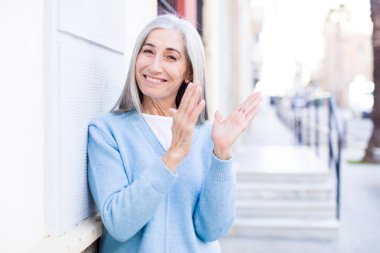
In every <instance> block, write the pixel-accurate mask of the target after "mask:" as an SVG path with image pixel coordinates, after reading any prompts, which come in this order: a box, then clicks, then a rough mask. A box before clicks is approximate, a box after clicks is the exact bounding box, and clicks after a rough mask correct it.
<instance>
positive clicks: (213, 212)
mask: <svg viewBox="0 0 380 253" xmlns="http://www.w3.org/2000/svg"><path fill="white" fill-rule="evenodd" d="M231 163H232V161H231V159H230V160H220V159H219V158H217V157H216V156H215V155H214V154H212V157H211V164H210V168H209V170H208V174H207V178H206V180H205V183H204V188H203V190H202V192H201V194H200V197H199V201H198V203H197V206H196V208H195V212H194V216H193V219H194V228H195V232H196V234H197V236H198V237H199V238H201V239H202V240H204V241H209V242H211V241H215V240H217V239H219V238H220V237H222V236H224V235H225V234H227V232H228V231H229V229H230V228H231V226H232V223H233V220H234V217H235V205H236V180H235V173H234V172H233V170H232V166H231Z"/></svg>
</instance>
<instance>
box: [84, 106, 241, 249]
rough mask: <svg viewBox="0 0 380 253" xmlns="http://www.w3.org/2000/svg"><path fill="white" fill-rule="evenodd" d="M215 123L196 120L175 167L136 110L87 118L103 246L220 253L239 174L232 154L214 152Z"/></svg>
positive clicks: (91, 173)
mask: <svg viewBox="0 0 380 253" xmlns="http://www.w3.org/2000/svg"><path fill="white" fill-rule="evenodd" d="M210 129H211V127H210V125H209V124H204V125H201V126H197V127H196V128H195V131H194V135H193V145H192V150H191V152H190V154H189V155H188V156H187V157H186V158H185V159H184V160H183V161H182V163H181V164H180V166H179V167H178V169H177V171H176V173H174V174H173V173H171V172H170V171H169V170H168V168H167V167H166V166H165V164H164V163H163V162H162V160H161V157H162V156H163V155H164V154H165V150H164V148H163V147H162V146H161V144H160V143H159V141H158V140H157V138H156V137H155V135H154V134H153V132H152V131H151V129H150V128H149V126H148V124H147V123H146V122H145V120H144V119H143V118H142V116H141V115H140V114H139V113H137V112H135V111H132V112H128V113H123V114H119V115H116V114H113V113H107V114H104V115H102V116H100V117H98V118H96V119H95V120H93V121H92V122H91V123H90V124H89V135H88V151H87V153H88V180H89V185H90V189H91V193H92V195H93V197H94V200H95V203H96V205H97V207H98V209H99V211H100V214H101V217H102V221H103V225H104V228H105V229H104V230H103V231H104V233H103V237H102V242H101V251H100V252H102V253H121V252H123V253H129V252H131V253H132V252H133V253H215V252H220V247H219V243H218V242H217V240H218V239H219V238H220V237H222V236H223V235H225V234H226V233H227V232H228V231H229V229H230V228H231V226H232V223H233V219H234V216H235V202H236V181H235V174H234V172H233V170H232V166H231V160H227V161H226V160H219V159H218V158H217V157H215V155H214V154H213V143H212V141H211V131H210Z"/></svg>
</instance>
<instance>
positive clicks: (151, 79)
mask: <svg viewBox="0 0 380 253" xmlns="http://www.w3.org/2000/svg"><path fill="white" fill-rule="evenodd" d="M146 80H148V81H150V82H152V83H161V82H162V80H160V79H155V78H152V77H149V76H147V77H146Z"/></svg>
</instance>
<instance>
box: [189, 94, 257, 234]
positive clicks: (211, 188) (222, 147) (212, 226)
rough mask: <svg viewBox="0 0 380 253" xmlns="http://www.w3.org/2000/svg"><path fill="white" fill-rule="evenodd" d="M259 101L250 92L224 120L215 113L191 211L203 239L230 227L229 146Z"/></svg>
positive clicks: (232, 205) (233, 186)
mask: <svg viewBox="0 0 380 253" xmlns="http://www.w3.org/2000/svg"><path fill="white" fill-rule="evenodd" d="M259 103H260V93H253V94H252V95H250V96H249V97H248V98H247V99H246V100H245V101H244V102H243V103H242V104H241V105H239V107H238V109H236V110H235V111H234V112H232V113H231V115H229V116H228V117H227V118H225V119H223V118H222V116H221V114H220V113H219V112H217V113H216V114H215V121H214V123H213V126H212V131H211V138H212V141H213V143H214V153H213V154H212V157H211V165H210V168H209V172H208V176H207V178H206V181H205V184H204V189H203V191H202V193H201V195H200V199H199V202H198V204H197V206H196V210H195V213H194V227H195V231H196V233H197V235H198V236H199V237H200V238H202V239H203V240H205V241H214V240H217V239H219V238H220V237H222V236H223V235H225V234H226V233H227V232H228V230H229V229H230V228H231V226H232V223H233V219H234V216H235V203H236V183H235V176H234V173H233V171H232V168H231V156H232V145H233V144H234V142H235V141H236V139H237V138H238V137H239V136H240V135H241V133H242V132H243V131H244V130H245V129H246V127H247V126H248V124H249V122H251V120H252V119H253V118H254V116H255V115H256V113H257V111H258V108H259Z"/></svg>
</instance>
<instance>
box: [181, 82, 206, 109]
mask: <svg viewBox="0 0 380 253" xmlns="http://www.w3.org/2000/svg"><path fill="white" fill-rule="evenodd" d="M195 85H196V88H195V91H194V93H193V96H192V97H191V98H190V99H189V102H188V104H187V107H186V109H185V111H186V113H187V114H188V115H191V114H192V112H193V111H194V109H195V107H196V106H197V105H198V104H199V102H200V101H199V99H200V97H201V92H202V88H201V86H200V85H198V84H195Z"/></svg>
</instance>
